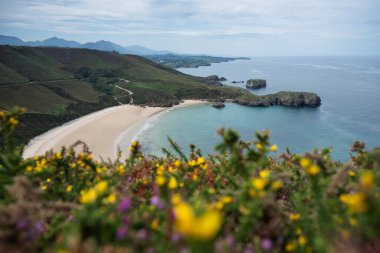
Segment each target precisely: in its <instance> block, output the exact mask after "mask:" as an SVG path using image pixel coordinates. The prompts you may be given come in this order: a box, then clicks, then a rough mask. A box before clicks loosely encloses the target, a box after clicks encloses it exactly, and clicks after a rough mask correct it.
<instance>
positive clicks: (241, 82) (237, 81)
mask: <svg viewBox="0 0 380 253" xmlns="http://www.w3.org/2000/svg"><path fill="white" fill-rule="evenodd" d="M232 83H244V81H232Z"/></svg>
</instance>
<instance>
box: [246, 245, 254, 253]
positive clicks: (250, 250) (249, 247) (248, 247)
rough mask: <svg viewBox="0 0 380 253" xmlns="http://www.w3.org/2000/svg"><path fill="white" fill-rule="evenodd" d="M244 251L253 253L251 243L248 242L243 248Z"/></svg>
mask: <svg viewBox="0 0 380 253" xmlns="http://www.w3.org/2000/svg"><path fill="white" fill-rule="evenodd" d="M244 253H253V249H252V245H250V244H248V245H247V247H246V248H245V249H244Z"/></svg>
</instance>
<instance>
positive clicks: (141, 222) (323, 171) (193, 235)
mask: <svg viewBox="0 0 380 253" xmlns="http://www.w3.org/2000/svg"><path fill="white" fill-rule="evenodd" d="M21 112H22V111H21V110H20V109H15V110H13V111H8V112H1V113H0V131H1V136H2V137H1V138H2V139H1V140H2V141H3V142H4V143H5V149H4V150H3V151H2V152H1V154H0V179H1V192H0V194H1V199H2V201H1V204H0V214H1V216H0V217H7V218H0V231H7V232H6V233H5V232H0V242H1V244H0V250H1V251H2V252H8V251H9V250H10V249H12V251H13V250H15V249H18V251H25V252H33V251H41V249H43V250H44V251H46V252H51V251H60V250H62V251H63V252H131V251H133V252H145V251H151V250H154V251H156V252H178V251H181V250H185V249H186V250H189V251H191V252H212V251H215V252H244V251H251V250H255V252H311V251H312V252H328V251H334V252H346V251H347V250H350V252H362V251H363V249H365V251H366V252H377V249H378V247H379V239H380V229H379V227H380V218H379V217H380V201H379V200H380V158H379V157H380V156H379V153H380V150H379V149H374V150H373V151H367V150H365V148H364V144H363V143H361V142H356V143H354V145H353V147H352V150H351V160H350V161H349V162H348V163H346V164H342V163H340V162H336V161H333V160H332V159H331V156H330V152H331V150H330V149H324V150H316V151H313V152H312V153H307V154H305V155H299V154H290V153H287V154H280V155H278V156H277V157H276V158H274V157H273V154H274V152H276V150H277V146H276V145H271V144H270V142H269V133H268V132H261V133H257V134H256V138H255V140H254V141H250V142H245V141H242V140H240V137H239V134H237V133H236V132H235V131H233V130H224V129H220V130H219V131H218V133H219V134H220V135H221V137H222V142H221V143H220V144H219V145H218V146H217V147H216V148H217V151H218V153H215V154H212V155H210V156H209V157H208V158H205V157H203V156H202V154H201V151H200V150H199V149H196V147H195V146H194V145H192V146H191V152H190V154H189V155H185V154H184V153H183V152H182V150H181V148H180V147H179V146H178V145H177V144H176V143H175V142H174V141H173V140H171V139H169V142H170V143H171V145H172V146H173V149H174V150H175V152H176V155H174V154H171V153H169V152H167V156H166V157H145V156H144V154H143V153H142V152H141V145H140V143H139V142H133V143H132V144H131V147H130V149H129V150H128V152H129V157H128V159H126V160H125V161H121V160H120V157H121V156H120V152H119V153H118V158H117V159H116V160H115V161H109V162H103V161H96V160H94V159H93V157H92V155H91V152H90V150H89V149H88V147H87V146H86V145H85V144H84V143H77V144H75V145H74V146H73V147H70V148H62V150H61V151H60V152H58V153H51V152H49V153H47V154H46V155H43V156H37V157H34V158H31V159H22V158H21V152H22V149H21V148H19V147H17V146H16V145H15V144H14V142H13V137H12V136H13V134H14V130H15V127H16V126H17V125H18V123H19V121H18V117H19V116H18V115H19V113H21ZM79 146H82V151H79V150H78V147H79ZM75 150H76V151H75ZM36 206H40V207H43V208H36ZM14 210H23V211H22V212H21V211H17V212H14ZM15 235H17V236H15ZM28 236H29V237H28ZM27 238H29V239H28V240H27Z"/></svg>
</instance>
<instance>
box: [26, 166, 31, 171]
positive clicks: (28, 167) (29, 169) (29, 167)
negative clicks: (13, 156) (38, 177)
mask: <svg viewBox="0 0 380 253" xmlns="http://www.w3.org/2000/svg"><path fill="white" fill-rule="evenodd" d="M25 171H26V172H32V171H33V167H32V166H27V167H26V168H25Z"/></svg>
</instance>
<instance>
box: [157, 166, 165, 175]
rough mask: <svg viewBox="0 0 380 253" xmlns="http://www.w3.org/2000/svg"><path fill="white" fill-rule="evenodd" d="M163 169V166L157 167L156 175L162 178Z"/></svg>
mask: <svg viewBox="0 0 380 253" xmlns="http://www.w3.org/2000/svg"><path fill="white" fill-rule="evenodd" d="M164 172H165V167H164V166H163V165H161V166H159V167H158V169H157V175H159V176H162V175H164Z"/></svg>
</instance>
